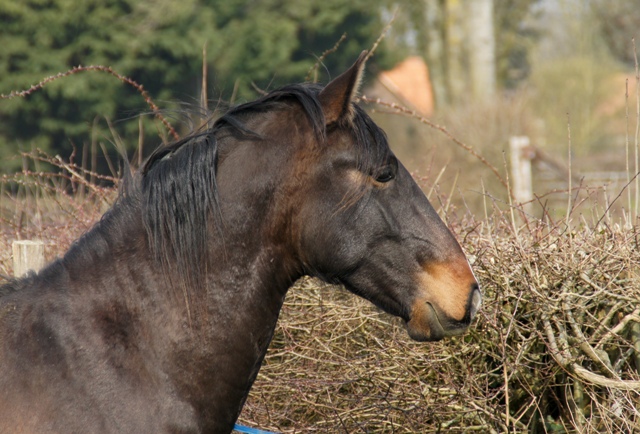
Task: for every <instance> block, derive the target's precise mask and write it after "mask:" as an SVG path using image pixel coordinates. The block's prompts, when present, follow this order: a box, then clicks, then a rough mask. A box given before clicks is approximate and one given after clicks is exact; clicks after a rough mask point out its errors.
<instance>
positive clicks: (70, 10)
mask: <svg viewBox="0 0 640 434" xmlns="http://www.w3.org/2000/svg"><path fill="white" fill-rule="evenodd" d="M384 4H385V0H375V1H370V0H354V1H351V2H348V3H346V2H343V1H340V0H323V1H317V0H316V1H305V2H295V1H284V0H265V1H253V2H249V1H244V0H242V1H239V0H224V1H221V0H184V1H180V2H176V1H174V0H154V1H150V0H143V1H134V0H105V1H102V0H86V1H75V0H28V1H21V2H16V1H13V0H0V23H2V25H0V40H1V41H2V44H0V93H3V94H8V93H10V92H11V91H13V90H22V89H26V88H28V87H29V86H31V85H32V84H35V83H37V82H39V81H40V80H42V79H43V78H44V77H46V76H50V75H54V74H56V73H59V72H64V71H66V70H68V69H70V68H71V67H73V66H77V65H80V64H82V65H89V64H101V65H106V66H110V67H111V68H113V69H114V70H115V71H117V72H118V73H120V74H122V75H125V76H127V77H130V78H132V79H133V80H135V81H137V82H138V83H141V84H143V85H144V87H145V89H146V90H147V91H148V92H149V93H150V94H151V95H153V98H154V100H156V101H158V102H160V101H161V102H162V103H161V106H162V107H163V109H165V110H177V109H179V108H180V105H179V104H178V103H176V102H175V101H183V102H186V104H187V105H189V104H192V105H196V104H197V101H198V99H199V95H200V90H201V87H202V63H203V48H205V47H206V64H207V65H208V70H209V74H208V76H209V80H210V83H209V84H208V87H209V96H210V97H212V98H215V99H218V98H221V99H223V100H229V99H230V98H232V97H233V98H234V99H235V100H236V101H237V100H239V99H240V100H241V99H246V98H252V97H254V96H255V95H256V91H255V90H254V87H256V88H260V89H265V88H273V87H275V86H278V85H282V84H285V83H290V82H299V81H303V80H304V77H305V76H306V75H307V72H308V71H309V69H310V68H311V67H312V66H313V65H314V63H315V61H316V57H315V56H319V55H320V54H321V53H322V52H323V51H325V50H327V49H329V48H331V47H332V46H333V45H334V44H335V43H336V42H337V41H338V40H339V38H340V36H341V35H342V34H343V33H345V32H346V33H347V34H348V40H347V41H346V42H345V43H344V44H342V46H341V48H340V50H339V51H338V52H337V53H335V54H334V55H332V56H330V57H329V58H327V59H326V60H325V65H326V68H327V70H329V71H340V70H342V69H343V68H345V67H346V66H347V65H348V64H350V63H351V62H353V59H355V58H356V57H357V55H358V54H359V53H360V51H362V49H363V48H364V47H370V46H371V45H372V43H373V42H374V41H375V39H376V38H377V37H378V35H379V33H380V30H381V29H382V27H383V25H384V24H382V23H381V20H382V17H381V15H380V13H379V10H380V8H381V7H382V6H384ZM397 54H399V53H397ZM392 58H393V56H389V55H387V53H385V51H384V49H381V50H380V51H379V52H378V55H377V56H376V58H375V59H374V60H373V62H372V66H374V65H376V63H377V64H382V65H384V66H389V65H390V62H391V61H392ZM321 72H323V70H321ZM146 110H148V108H147V107H146V106H145V105H144V101H143V100H142V99H141V98H140V96H139V95H138V94H137V92H136V91H135V90H134V89H132V88H130V87H128V86H123V85H122V83H120V82H119V81H118V80H115V79H114V78H113V77H110V76H108V75H106V74H100V73H83V74H78V75H77V76H75V77H74V78H73V79H64V80H58V81H56V82H53V83H51V84H49V85H47V86H46V87H45V88H44V89H43V90H42V91H39V92H36V93H34V94H32V95H30V96H29V97H27V98H14V99H11V100H6V101H2V104H0V156H5V157H6V156H8V155H10V154H11V155H15V154H16V150H17V148H22V149H32V148H34V147H37V148H39V149H43V150H48V151H51V152H54V153H57V152H61V153H63V155H68V153H69V151H70V150H71V148H72V146H73V145H75V146H77V147H81V146H82V144H83V142H86V141H88V140H89V138H90V137H91V136H92V134H93V135H94V137H95V136H98V137H100V138H102V137H108V136H109V135H110V134H109V132H108V130H107V129H106V125H104V122H97V123H96V122H94V118H97V119H98V120H101V119H102V118H103V117H107V118H110V119H112V120H121V119H126V118H128V117H130V116H136V115H138V114H140V113H144V112H145V111H146ZM117 128H118V132H119V133H120V134H123V135H124V136H125V137H127V138H128V139H129V140H125V142H126V143H129V145H130V146H132V145H133V144H135V143H136V141H137V136H138V122H127V123H124V122H123V123H121V124H118V125H117ZM146 130H149V131H152V132H154V131H155V128H154V127H150V124H147V127H146ZM152 136H153V137H152V142H153V143H157V142H158V140H157V138H154V137H155V134H152ZM18 162H19V160H17V161H16V162H14V163H13V164H11V163H9V162H5V163H4V164H5V170H6V169H8V168H10V167H15V166H16V165H17V163H18ZM7 165H9V166H10V167H7Z"/></svg>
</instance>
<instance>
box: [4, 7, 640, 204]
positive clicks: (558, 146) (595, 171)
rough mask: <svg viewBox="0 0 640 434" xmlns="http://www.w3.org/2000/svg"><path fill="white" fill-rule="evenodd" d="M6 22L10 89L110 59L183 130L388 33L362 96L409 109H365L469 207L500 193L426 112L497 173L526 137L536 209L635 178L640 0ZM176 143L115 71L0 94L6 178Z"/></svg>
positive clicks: (116, 13) (141, 13)
mask: <svg viewBox="0 0 640 434" xmlns="http://www.w3.org/2000/svg"><path fill="white" fill-rule="evenodd" d="M0 23H1V25H0V41H2V44H0V93H1V94H4V95H8V94H9V93H11V92H12V91H21V90H25V89H28V88H29V87H30V86H31V85H33V84H36V83H38V82H40V81H41V80H42V79H43V78H45V77H48V76H52V75H55V74H57V73H60V72H65V71H67V70H69V69H70V68H72V67H74V66H77V65H104V66H109V67H111V68H112V69H113V70H115V71H116V72H118V73H119V74H121V75H123V76H126V77H129V78H131V79H132V80H134V81H136V82H137V83H139V84H141V85H143V86H144V88H145V89H146V90H147V91H148V92H149V95H150V96H151V98H153V100H154V101H155V103H156V104H157V105H158V106H159V107H160V108H161V109H162V110H163V113H165V116H166V117H168V118H169V119H170V121H171V122H172V124H174V126H176V128H177V129H178V131H179V132H180V133H185V132H187V131H188V129H189V128H191V127H192V126H193V124H194V123H197V122H198V121H197V120H195V121H194V118H195V117H197V116H195V115H196V114H197V113H198V112H199V111H201V108H202V106H203V103H202V101H203V98H202V95H203V93H204V94H206V100H207V102H206V106H207V109H208V110H210V111H216V110H218V109H223V108H224V107H226V106H227V105H228V104H234V103H240V102H243V101H246V100H250V99H253V98H255V97H256V96H258V95H259V94H260V93H261V92H263V91H265V90H270V89H273V88H275V87H278V86H280V85H283V84H286V83H291V82H302V81H305V80H306V81H309V80H311V81H320V82H326V81H328V80H329V79H330V78H331V77H332V76H335V75H337V74H338V73H340V72H342V70H344V69H345V68H346V67H348V66H349V65H350V64H351V63H352V62H353V61H354V59H355V58H356V57H357V55H358V54H359V53H360V52H361V51H362V50H363V49H370V48H371V47H372V46H373V45H374V43H375V41H376V40H378V39H379V38H380V36H381V35H383V34H384V35H385V37H384V39H383V40H382V41H381V43H380V44H379V46H378V47H377V49H376V52H375V56H374V57H373V58H372V59H371V61H370V62H369V64H368V73H367V76H366V78H365V87H364V89H363V90H362V94H363V95H365V96H367V97H370V98H372V99H373V98H381V99H382V100H384V101H388V102H395V103H398V104H401V105H402V106H404V107H406V108H408V109H409V110H415V113H416V114H415V116H409V115H407V114H406V113H405V114H404V115H398V114H393V113H388V112H393V111H394V110H391V109H389V108H388V107H385V106H380V105H376V104H369V106H368V108H369V109H370V110H371V111H372V113H373V116H374V117H375V119H376V121H377V122H379V123H380V124H381V125H382V126H383V128H385V130H386V131H387V133H388V135H389V138H390V142H391V145H392V148H393V149H394V151H395V152H396V153H397V154H398V155H399V156H400V157H401V159H402V160H403V161H404V162H405V164H406V165H407V166H408V167H409V169H410V170H411V171H412V172H413V173H414V174H415V175H416V177H418V178H419V179H421V180H423V181H424V183H425V187H426V188H428V189H430V190H434V191H437V192H438V195H439V197H444V198H445V199H444V200H445V201H446V200H448V199H447V198H452V207H453V208H452V209H459V210H460V212H471V213H478V212H482V210H483V208H485V207H486V206H487V204H486V201H487V198H488V197H490V198H491V199H492V200H493V204H494V205H495V204H496V203H498V204H499V203H501V202H506V201H507V196H508V195H507V193H506V190H505V189H504V188H503V187H502V186H501V185H500V180H498V179H497V177H496V176H495V175H494V174H493V173H492V171H491V170H489V169H488V167H487V165H486V164H483V163H481V162H480V161H479V160H478V159H477V158H476V157H475V156H474V155H473V154H472V153H470V152H468V151H467V150H465V149H463V147H461V146H459V145H457V144H456V143H454V142H453V141H452V140H451V139H450V138H449V137H448V136H447V135H446V134H443V133H442V131H439V130H437V129H434V128H432V127H430V126H429V125H426V124H425V123H424V122H421V121H420V119H419V118H420V117H423V118H424V119H427V120H428V121H430V122H433V123H435V124H438V125H441V126H444V127H446V130H447V131H448V132H449V133H450V134H451V135H453V136H454V137H455V138H456V139H457V140H458V141H459V142H462V143H463V144H464V145H466V146H467V147H468V148H471V149H473V150H474V151H475V152H476V153H477V154H479V155H481V156H482V157H483V158H484V159H486V161H487V163H488V164H490V165H492V166H493V167H494V168H496V170H497V171H498V172H499V173H500V174H501V175H502V176H503V177H506V175H507V174H508V170H507V168H508V167H509V165H510V164H511V162H510V156H509V142H510V140H511V138H512V137H514V136H525V137H527V139H528V143H529V145H528V146H526V156H525V157H526V159H527V160H529V163H531V165H532V167H533V174H532V178H533V194H534V195H535V197H536V199H534V201H535V202H536V203H537V204H538V205H539V206H538V208H536V209H535V210H532V211H531V212H534V213H544V212H547V211H548V209H552V208H553V207H554V206H557V207H558V208H562V207H565V206H566V203H565V202H566V199H565V198H564V197H562V198H561V199H558V201H556V202H558V203H555V202H554V200H555V198H556V196H557V195H554V194H549V192H554V191H565V192H566V191H567V188H568V183H569V182H570V179H572V180H573V186H576V185H584V186H588V185H596V184H597V185H598V188H599V189H600V191H601V190H602V188H601V187H602V186H605V190H606V191H605V192H604V193H602V194H605V195H607V194H610V195H614V196H615V194H617V191H618V190H620V189H621V188H622V187H623V186H624V185H625V184H626V183H627V182H628V180H629V179H630V177H632V176H633V174H634V173H635V172H634V170H635V171H637V167H636V166H635V165H636V164H637V163H636V161H637V157H636V154H635V152H636V149H637V139H636V137H637V133H636V126H637V122H638V120H637V117H638V115H637V109H636V104H638V97H637V89H636V83H637V80H636V73H635V71H634V63H635V60H634V59H635V56H634V52H635V51H637V50H636V48H635V47H634V44H633V38H634V37H638V36H640V8H638V7H637V1H636V0H616V1H614V2H611V1H607V0H411V1H402V2H399V1H392V0H352V1H349V2H345V1H341V0H323V1H316V0H312V1H305V2H299V1H294V0H255V1H247V0H224V1H221V0H182V1H180V2H177V1H174V0H153V1H151V0H136V1H134V0H100V1H97V0H93V1H91V0H84V1H77V0H30V1H21V2H16V1H13V0H0ZM389 23H390V25H389ZM388 25H389V26H388ZM387 26H388V27H387ZM343 35H345V36H344V38H342V37H343ZM338 43H339V44H338ZM336 44H338V47H337V48H336V49H335V50H333V51H332V52H330V53H328V54H327V55H326V56H323V57H322V58H321V59H320V60H321V62H320V63H319V64H318V65H317V67H316V68H315V69H314V65H316V62H317V61H318V60H319V58H320V57H321V55H322V54H323V53H324V52H325V51H327V50H331V49H332V48H334V47H335V46H336ZM639 45H640V44H639ZM626 95H628V97H627V96H626ZM109 123H110V124H111V127H110V126H109ZM166 136H167V134H166V132H165V129H164V127H162V125H160V124H159V123H158V121H157V120H156V119H155V118H154V116H153V115H152V114H150V109H149V107H148V106H147V105H146V103H145V101H144V99H143V98H142V97H141V96H140V94H139V93H138V91H136V90H135V89H134V88H133V87H131V86H128V85H125V84H123V83H122V82H120V81H119V80H118V79H116V78H114V77H113V76H111V75H109V74H105V73H100V72H82V73H79V74H76V75H74V76H72V77H66V78H62V79H58V80H55V81H53V82H51V83H48V84H47V85H46V86H45V87H44V88H43V89H42V90H39V91H37V92H34V93H32V94H30V95H28V96H27V97H24V98H21V97H16V98H11V99H2V100H0V158H1V160H0V161H1V162H0V171H2V173H11V172H14V171H16V170H20V169H21V168H22V169H23V168H24V166H25V165H28V164H30V163H29V162H25V159H24V158H22V157H21V155H20V152H21V151H23V152H24V151H32V150H34V149H39V150H42V151H45V152H47V153H48V154H49V155H61V156H63V157H65V158H66V157H68V156H69V155H71V154H72V153H73V152H75V154H74V156H75V160H76V162H78V163H79V164H80V163H81V164H82V165H83V167H85V168H86V169H87V170H91V171H97V172H103V171H108V170H109V169H108V164H107V163H108V161H107V159H108V155H111V156H112V158H116V157H115V155H116V148H115V146H113V145H112V143H113V142H115V141H117V140H119V139H120V138H121V140H122V143H124V145H125V146H126V147H127V148H128V150H129V154H130V155H135V154H136V153H142V154H147V153H148V152H150V151H151V150H152V149H153V148H155V147H156V146H157V145H158V144H159V143H161V141H163V140H167V137H166ZM74 150H75V151H74ZM136 160H137V159H136V158H135V157H134V158H133V160H132V161H136ZM634 168H635V169H634ZM607 189H608V190H607ZM599 194H600V193H599ZM543 196H544V197H543ZM540 197H542V199H540ZM441 200H442V199H441ZM560 204H563V205H560ZM625 206H631V199H629V203H628V204H625Z"/></svg>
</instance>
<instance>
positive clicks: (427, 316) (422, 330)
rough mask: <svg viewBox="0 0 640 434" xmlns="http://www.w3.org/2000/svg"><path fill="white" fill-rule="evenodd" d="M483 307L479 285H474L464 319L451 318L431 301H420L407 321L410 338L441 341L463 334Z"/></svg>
mask: <svg viewBox="0 0 640 434" xmlns="http://www.w3.org/2000/svg"><path fill="white" fill-rule="evenodd" d="M481 305H482V294H481V293H480V289H479V287H478V284H477V283H473V284H472V288H471V291H470V293H469V297H468V300H467V306H466V309H465V315H464V317H463V318H462V319H460V320H457V319H453V318H451V317H450V316H449V315H447V314H446V313H445V312H443V311H442V310H441V309H440V308H438V306H437V305H435V304H434V303H432V302H430V301H425V300H419V301H417V302H416V303H415V304H414V306H413V309H412V314H411V318H410V319H409V321H407V323H406V325H407V332H408V333H409V337H411V339H413V340H416V341H439V340H441V339H443V338H445V337H450V336H458V335H461V334H463V333H464V332H465V331H466V330H467V329H468V328H469V325H470V324H471V321H472V320H473V318H474V317H475V316H476V314H477V313H478V310H479V309H480V306H481Z"/></svg>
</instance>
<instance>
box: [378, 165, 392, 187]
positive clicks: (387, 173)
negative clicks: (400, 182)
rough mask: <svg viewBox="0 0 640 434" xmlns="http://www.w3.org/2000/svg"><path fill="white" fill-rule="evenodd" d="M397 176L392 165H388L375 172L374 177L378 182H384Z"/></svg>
mask: <svg viewBox="0 0 640 434" xmlns="http://www.w3.org/2000/svg"><path fill="white" fill-rule="evenodd" d="M395 177H396V174H395V173H394V171H393V168H392V167H391V166H387V167H385V168H383V169H381V170H380V171H379V172H377V173H374V174H373V179H375V180H376V182H380V183H382V184H384V183H387V182H389V181H391V180H392V179H393V178H395Z"/></svg>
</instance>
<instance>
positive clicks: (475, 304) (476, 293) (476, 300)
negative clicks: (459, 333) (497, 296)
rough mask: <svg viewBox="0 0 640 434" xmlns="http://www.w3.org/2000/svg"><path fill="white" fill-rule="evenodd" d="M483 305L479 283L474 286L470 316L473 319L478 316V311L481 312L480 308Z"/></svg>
mask: <svg viewBox="0 0 640 434" xmlns="http://www.w3.org/2000/svg"><path fill="white" fill-rule="evenodd" d="M481 305H482V294H481V293H480V287H479V286H478V284H477V283H474V284H473V292H472V293H471V306H470V312H469V314H470V315H469V316H470V317H471V319H473V317H475V316H476V313H478V310H480V306H481Z"/></svg>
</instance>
